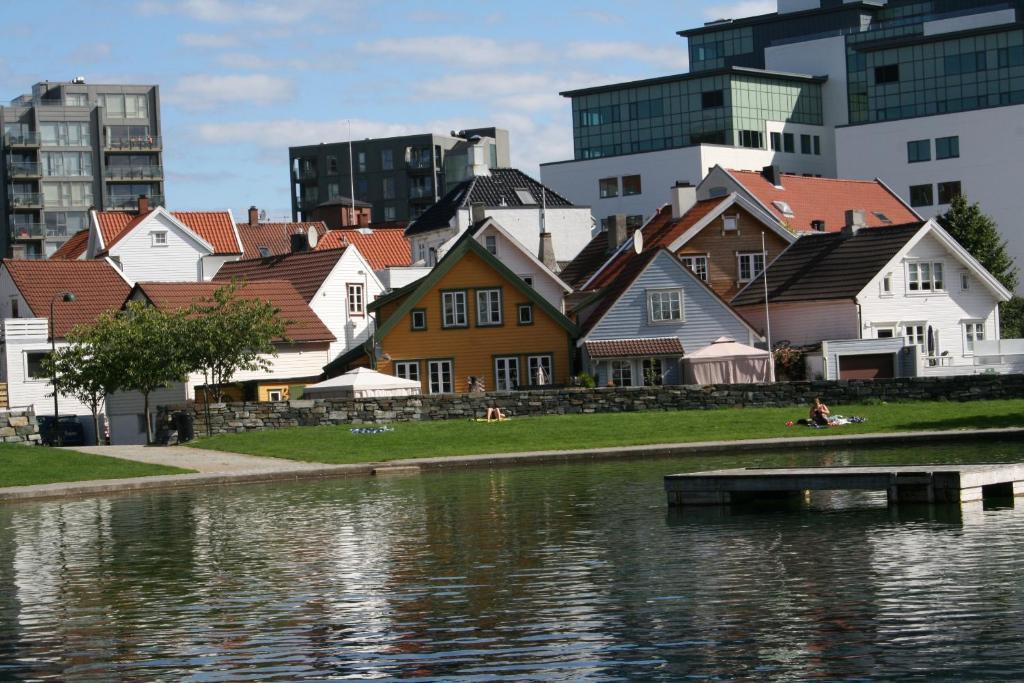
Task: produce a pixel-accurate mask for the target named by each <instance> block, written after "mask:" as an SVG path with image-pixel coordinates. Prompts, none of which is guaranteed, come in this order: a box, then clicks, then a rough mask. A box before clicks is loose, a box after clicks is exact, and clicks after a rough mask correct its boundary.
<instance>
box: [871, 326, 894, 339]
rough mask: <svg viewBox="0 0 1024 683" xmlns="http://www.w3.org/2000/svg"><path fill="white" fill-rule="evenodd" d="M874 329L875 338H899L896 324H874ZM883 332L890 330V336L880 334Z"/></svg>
mask: <svg viewBox="0 0 1024 683" xmlns="http://www.w3.org/2000/svg"><path fill="white" fill-rule="evenodd" d="M874 331H875V339H899V335H898V334H897V329H896V325H875V326H874ZM881 332H888V333H889V336H888V337H883V336H881V334H880V333H881Z"/></svg>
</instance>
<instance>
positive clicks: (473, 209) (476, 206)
mask: <svg viewBox="0 0 1024 683" xmlns="http://www.w3.org/2000/svg"><path fill="white" fill-rule="evenodd" d="M469 217H470V220H471V221H472V223H473V225H476V224H477V223H480V222H481V221H483V220H484V219H486V218H487V210H486V208H485V207H484V205H483V203H482V202H474V203H473V204H472V205H471V206H470V209H469Z"/></svg>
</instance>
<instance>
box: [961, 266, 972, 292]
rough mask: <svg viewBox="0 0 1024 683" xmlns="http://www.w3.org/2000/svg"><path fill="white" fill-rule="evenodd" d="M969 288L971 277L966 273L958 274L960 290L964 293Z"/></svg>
mask: <svg viewBox="0 0 1024 683" xmlns="http://www.w3.org/2000/svg"><path fill="white" fill-rule="evenodd" d="M970 288H971V276H970V275H968V274H967V272H966V271H965V272H962V273H960V289H962V290H964V291H966V290H968V289H970Z"/></svg>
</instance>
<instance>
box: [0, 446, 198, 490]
mask: <svg viewBox="0 0 1024 683" xmlns="http://www.w3.org/2000/svg"><path fill="white" fill-rule="evenodd" d="M191 472H192V470H183V469H180V468H177V467H164V466H163V465H148V464H146V463H141V462H133V461H131V460H121V459H120V458H108V457H106V456H103V455H92V454H89V453H79V452H77V451H65V450H61V449H58V448H44V447H42V446H34V447H33V446H21V445H17V444H0V487H5V486H29V485H31V484H54V483H57V482H65V481H90V480H94V479H124V478H126V477H149V476H153V475H156V474H189V473H191Z"/></svg>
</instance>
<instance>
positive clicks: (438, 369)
mask: <svg viewBox="0 0 1024 683" xmlns="http://www.w3.org/2000/svg"><path fill="white" fill-rule="evenodd" d="M427 371H428V372H429V374H430V393H432V394H450V393H452V392H453V391H454V389H453V387H452V375H453V374H454V373H453V371H452V362H451V361H450V360H432V361H430V362H428V363H427Z"/></svg>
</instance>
